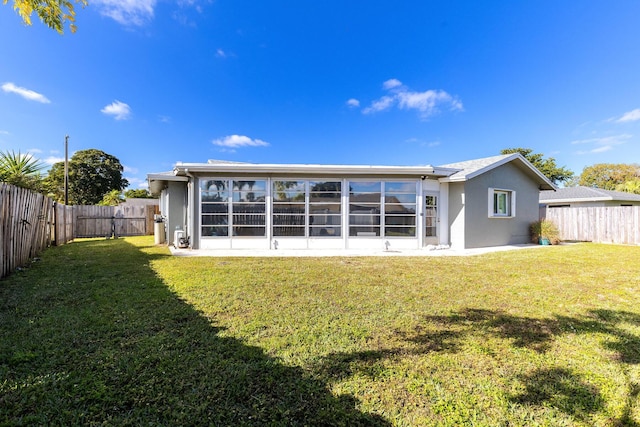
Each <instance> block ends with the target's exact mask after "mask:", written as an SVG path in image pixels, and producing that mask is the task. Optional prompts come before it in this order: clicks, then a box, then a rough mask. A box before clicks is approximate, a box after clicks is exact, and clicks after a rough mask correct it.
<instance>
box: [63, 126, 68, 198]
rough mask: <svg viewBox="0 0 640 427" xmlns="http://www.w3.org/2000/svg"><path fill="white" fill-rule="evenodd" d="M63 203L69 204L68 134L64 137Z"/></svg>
mask: <svg viewBox="0 0 640 427" xmlns="http://www.w3.org/2000/svg"><path fill="white" fill-rule="evenodd" d="M64 205H65V206H68V205H69V135H65V137H64Z"/></svg>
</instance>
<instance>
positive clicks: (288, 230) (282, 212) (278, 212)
mask: <svg viewBox="0 0 640 427" xmlns="http://www.w3.org/2000/svg"><path fill="white" fill-rule="evenodd" d="M305 194H306V190H305V182H304V181H273V235H274V236H302V237H304V235H305V234H304V233H305V225H306V222H305V221H306V209H305V199H306V196H305Z"/></svg>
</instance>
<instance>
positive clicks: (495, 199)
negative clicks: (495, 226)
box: [489, 188, 516, 218]
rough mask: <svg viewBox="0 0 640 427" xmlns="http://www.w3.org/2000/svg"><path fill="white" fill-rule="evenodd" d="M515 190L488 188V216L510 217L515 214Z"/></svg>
mask: <svg viewBox="0 0 640 427" xmlns="http://www.w3.org/2000/svg"><path fill="white" fill-rule="evenodd" d="M515 202H516V192H515V191H512V190H502V189H497V188H489V217H491V218H512V217H514V216H516V203H515Z"/></svg>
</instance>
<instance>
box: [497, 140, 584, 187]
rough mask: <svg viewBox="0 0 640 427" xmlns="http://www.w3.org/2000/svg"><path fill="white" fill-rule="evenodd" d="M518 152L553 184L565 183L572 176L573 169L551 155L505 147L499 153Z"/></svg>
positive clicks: (527, 149)
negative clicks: (558, 163)
mask: <svg viewBox="0 0 640 427" xmlns="http://www.w3.org/2000/svg"><path fill="white" fill-rule="evenodd" d="M513 153H520V154H522V156H523V157H524V158H525V159H527V160H528V161H529V162H530V163H531V164H532V165H533V166H535V167H536V169H538V170H539V171H540V172H541V173H542V174H543V175H544V176H546V177H547V178H548V179H549V181H551V182H553V183H554V184H559V183H566V182H569V181H570V180H571V178H573V171H571V170H570V169H567V168H565V167H560V166H558V165H557V164H556V159H554V158H553V157H548V158H546V159H545V158H544V155H543V154H540V153H534V152H533V150H532V149H530V148H505V149H504V150H502V151H500V154H513Z"/></svg>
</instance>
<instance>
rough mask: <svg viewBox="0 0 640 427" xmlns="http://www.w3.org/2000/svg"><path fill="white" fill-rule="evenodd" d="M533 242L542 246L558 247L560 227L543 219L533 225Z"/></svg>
mask: <svg viewBox="0 0 640 427" xmlns="http://www.w3.org/2000/svg"><path fill="white" fill-rule="evenodd" d="M529 230H530V232H531V241H532V242H533V243H538V244H540V245H557V244H558V243H560V232H559V231H558V227H557V226H556V225H555V224H554V223H553V222H552V221H549V220H546V219H541V220H540V221H536V222H534V223H532V224H531V226H530V227H529Z"/></svg>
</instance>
